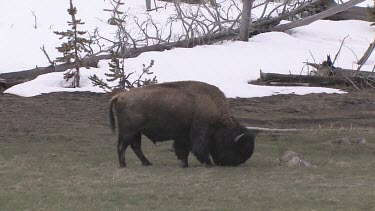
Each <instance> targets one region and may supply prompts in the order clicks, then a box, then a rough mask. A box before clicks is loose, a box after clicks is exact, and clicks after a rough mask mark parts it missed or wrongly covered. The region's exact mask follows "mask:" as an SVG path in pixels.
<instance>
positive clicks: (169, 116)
mask: <svg viewBox="0 0 375 211" xmlns="http://www.w3.org/2000/svg"><path fill="white" fill-rule="evenodd" d="M109 107H110V112H109V117H110V124H111V128H112V130H113V131H114V130H115V122H116V120H115V115H114V112H113V110H115V111H116V114H117V115H116V116H117V124H118V145H117V152H118V159H119V163H120V167H125V166H126V161H125V151H126V149H127V147H128V146H129V145H130V147H131V148H132V150H133V151H134V153H135V154H136V155H137V157H138V158H139V159H140V160H141V162H142V165H144V166H149V165H151V162H150V161H149V160H148V159H147V158H146V157H145V155H144V154H143V152H142V148H141V134H143V135H145V136H147V137H148V138H149V139H150V140H151V141H153V142H154V143H156V142H161V141H165V140H174V143H173V147H174V149H175V153H176V156H177V159H178V160H180V161H181V165H182V167H188V156H189V153H190V152H192V153H193V154H194V155H195V156H196V158H197V159H198V160H199V161H200V162H201V163H204V164H206V165H207V166H212V165H213V164H212V161H211V158H210V156H211V157H212V159H213V161H214V163H215V164H216V165H221V166H236V165H239V164H241V163H244V162H245V161H247V160H248V159H249V158H250V157H251V156H252V154H253V151H254V138H255V135H254V134H253V133H252V132H251V131H249V130H247V129H246V128H245V127H243V126H241V125H240V124H239V123H238V122H236V121H235V120H234V119H233V118H232V117H231V115H230V110H229V106H228V102H227V100H226V98H225V96H224V94H223V93H222V92H221V91H220V90H219V89H218V88H217V87H215V86H212V85H209V84H206V83H202V82H195V81H181V82H171V83H164V84H155V85H148V86H145V87H141V88H135V89H132V90H130V91H127V92H123V93H120V94H118V95H116V96H114V97H113V98H112V99H111V101H110V105H109Z"/></svg>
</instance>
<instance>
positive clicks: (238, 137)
mask: <svg viewBox="0 0 375 211" xmlns="http://www.w3.org/2000/svg"><path fill="white" fill-rule="evenodd" d="M244 135H245V133H242V134H240V135H238V136H236V138H234V142H236V143H237V142H238V141H239V140H240V139H241V138H242V136H244Z"/></svg>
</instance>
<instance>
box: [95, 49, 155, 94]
mask: <svg viewBox="0 0 375 211" xmlns="http://www.w3.org/2000/svg"><path fill="white" fill-rule="evenodd" d="M108 64H109V67H110V69H109V71H110V73H105V75H106V76H107V79H106V81H107V82H113V81H117V82H118V83H117V84H116V85H114V86H109V85H108V83H107V82H104V80H103V79H100V78H99V77H98V76H96V75H95V74H94V75H92V76H90V77H89V79H90V80H91V81H92V83H93V85H94V86H99V87H100V88H102V89H103V90H105V91H107V92H114V93H116V92H119V91H126V90H129V89H132V88H135V87H141V86H146V85H149V84H156V83H157V82H158V81H157V79H156V76H154V77H153V78H152V79H151V78H146V75H152V74H153V72H151V71H150V69H151V68H152V66H153V65H154V60H151V62H150V64H149V65H148V66H146V65H144V64H143V69H142V73H141V74H140V75H139V76H138V78H137V79H132V80H130V79H129V77H130V76H131V75H133V74H134V73H135V72H130V73H129V74H126V73H125V68H124V59H119V58H118V57H117V55H116V53H115V52H114V51H111V62H109V63H108Z"/></svg>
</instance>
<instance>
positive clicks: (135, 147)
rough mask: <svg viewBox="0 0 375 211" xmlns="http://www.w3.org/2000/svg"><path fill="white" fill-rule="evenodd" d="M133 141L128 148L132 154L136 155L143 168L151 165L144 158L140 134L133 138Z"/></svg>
mask: <svg viewBox="0 0 375 211" xmlns="http://www.w3.org/2000/svg"><path fill="white" fill-rule="evenodd" d="M134 138H135V139H134V141H133V142H132V143H131V144H130V147H131V148H132V149H133V151H134V153H135V154H136V155H137V157H138V158H139V160H141V162H142V165H143V166H151V165H152V163H151V162H150V161H149V160H148V159H147V158H146V156H145V155H144V154H143V152H142V147H141V138H142V135H141V133H138V134H137V135H135V137H134Z"/></svg>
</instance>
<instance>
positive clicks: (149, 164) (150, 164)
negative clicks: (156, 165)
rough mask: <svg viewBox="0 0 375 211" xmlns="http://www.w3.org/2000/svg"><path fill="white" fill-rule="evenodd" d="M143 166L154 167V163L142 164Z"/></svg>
mask: <svg viewBox="0 0 375 211" xmlns="http://www.w3.org/2000/svg"><path fill="white" fill-rule="evenodd" d="M142 165H143V166H152V163H150V162H148V163H142Z"/></svg>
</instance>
